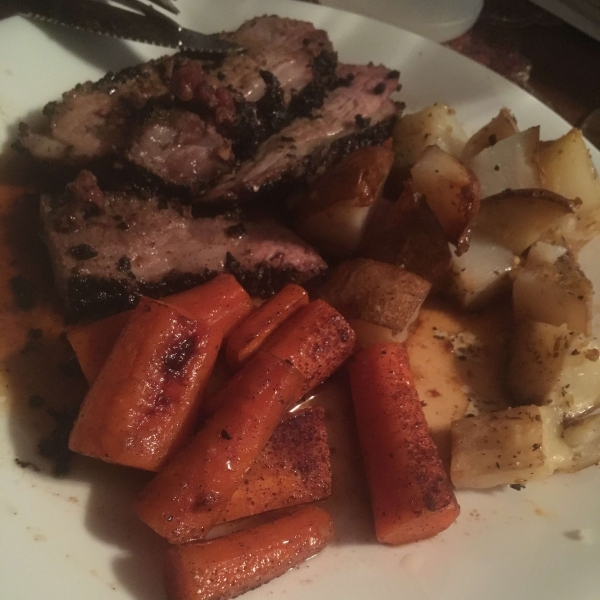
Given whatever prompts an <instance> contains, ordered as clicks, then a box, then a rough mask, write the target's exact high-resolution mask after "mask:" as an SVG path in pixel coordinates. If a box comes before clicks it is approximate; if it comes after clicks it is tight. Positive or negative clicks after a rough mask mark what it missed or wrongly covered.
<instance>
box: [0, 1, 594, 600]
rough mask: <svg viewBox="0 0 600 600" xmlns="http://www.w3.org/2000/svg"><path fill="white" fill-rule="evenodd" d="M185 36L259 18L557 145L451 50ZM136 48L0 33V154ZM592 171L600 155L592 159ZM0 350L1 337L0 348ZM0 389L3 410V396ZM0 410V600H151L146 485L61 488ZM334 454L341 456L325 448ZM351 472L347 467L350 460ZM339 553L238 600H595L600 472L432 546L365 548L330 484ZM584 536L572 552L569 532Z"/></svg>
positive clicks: (153, 558) (418, 41) (142, 51)
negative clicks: (273, 30)
mask: <svg viewBox="0 0 600 600" xmlns="http://www.w3.org/2000/svg"><path fill="white" fill-rule="evenodd" d="M179 6H180V7H181V8H182V14H183V21H184V24H187V25H189V26H192V27H197V28H199V29H202V30H203V31H206V32H210V31H219V30H224V29H232V28H235V27H237V26H238V25H239V24H240V23H242V21H244V20H245V19H247V18H250V17H253V16H256V15H262V14H265V13H277V14H280V15H285V16H290V17H295V18H301V19H306V20H311V21H313V22H314V23H315V24H316V25H317V26H319V27H322V28H324V29H326V30H327V31H328V32H329V33H330V36H331V39H332V40H333V42H334V44H335V47H336V48H337V49H338V51H339V54H340V59H341V60H343V61H346V62H350V61H355V62H366V61H369V60H372V61H375V62H382V63H384V64H386V65H387V66H389V67H391V68H398V69H400V71H401V72H402V84H403V86H404V87H403V91H402V97H403V100H404V101H405V102H406V103H407V104H408V107H409V109H410V108H419V107H422V106H424V105H427V104H430V103H432V102H435V101H443V102H446V103H447V104H449V105H451V106H453V107H455V108H456V110H457V112H458V115H459V117H460V118H461V119H462V120H463V121H464V122H465V123H466V125H467V127H468V128H469V129H471V130H473V129H474V128H476V127H478V126H480V125H482V124H483V123H484V122H485V121H486V120H488V119H489V118H491V116H493V115H494V114H496V113H497V111H498V110H499V108H500V107H502V106H508V107H510V108H512V110H513V111H514V112H515V114H516V116H517V118H518V120H519V122H520V125H521V126H522V127H528V126H531V125H534V124H541V125H542V135H543V137H546V138H551V137H556V136H558V135H560V134H562V133H564V132H566V131H567V129H568V126H567V124H566V123H565V122H564V121H563V120H562V119H560V118H559V117H557V116H556V115H555V114H554V113H552V112H551V111H550V110H549V109H547V108H546V107H544V106H543V105H542V104H540V103H539V102H538V101H537V100H535V99H534V98H532V97H531V96H529V95H527V94H526V93H524V92H523V91H522V90H520V89H519V88H517V87H516V86H514V85H512V84H511V83H509V82H507V81H506V80H504V79H502V78H501V77H499V76H498V75H495V74H494V73H492V72H490V71H488V70H486V69H484V68H483V67H481V66H480V65H478V64H476V63H474V62H471V61H469V60H467V59H465V58H463V57H461V56H459V55H458V54H455V53H453V52H452V51H450V50H447V49H445V48H442V47H440V46H437V45H435V44H433V43H431V42H428V41H426V40H424V39H422V38H419V37H417V36H415V35H412V34H409V33H406V32H404V31H401V30H399V29H396V28H394V27H391V26H388V25H384V24H381V23H377V22H375V21H370V20H368V19H364V18H362V17H358V16H354V15H349V14H344V13H341V12H337V11H334V10H331V9H326V8H322V7H319V6H313V5H309V4H304V3H297V2H285V1H283V0H279V1H275V0H218V1H208V0H204V1H202V0H179ZM160 54H161V50H159V49H157V48H154V47H150V46H146V45H143V44H125V43H122V42H119V41H116V40H110V39H103V38H97V37H94V36H91V35H87V34H83V33H79V32H73V31H67V30H62V29H60V30H59V29H56V28H50V27H38V26H37V25H34V24H32V23H30V22H27V21H25V20H23V19H20V18H13V19H9V20H7V21H3V22H0V147H2V146H3V145H7V144H8V143H9V142H10V141H11V140H12V139H14V137H15V132H16V126H17V124H18V122H19V120H21V119H25V118H26V119H32V118H35V115H36V114H39V110H40V108H41V107H42V106H43V105H44V104H45V103H46V102H48V101H50V100H53V99H55V98H57V97H58V96H59V95H60V93H61V92H62V91H64V90H67V89H69V88H70V87H72V86H73V85H75V84H76V83H78V82H81V81H84V80H86V79H94V78H97V77H99V76H100V75H102V74H103V73H104V72H105V71H106V70H109V69H118V68H120V67H123V66H126V65H130V64H134V63H136V62H139V61H141V60H144V59H147V58H150V57H156V56H158V55H160ZM594 158H595V160H596V162H597V164H600V161H599V160H598V159H599V158H600V155H599V153H597V152H595V151H594ZM0 335H2V333H1V332H0ZM3 390H4V387H0V394H3V393H4V391H3ZM20 414H22V413H18V414H15V413H13V412H11V411H10V410H8V400H7V398H0V539H1V540H2V543H1V544H0V598H2V599H3V600H34V599H37V598H44V600H75V599H77V600H80V599H82V598H85V600H106V599H113V600H125V599H127V600H131V599H136V600H162V599H163V598H164V592H163V586H162V575H161V569H160V561H161V556H162V551H163V548H162V544H161V543H160V541H159V540H157V539H156V537H155V536H154V534H153V533H152V532H150V531H149V530H147V529H146V528H145V526H143V525H142V524H140V523H138V522H137V521H136V520H135V518H134V517H133V515H132V514H131V512H130V509H129V505H130V501H131V498H132V496H133V495H134V493H135V490H136V489H137V487H139V485H140V483H141V480H140V479H139V477H137V476H136V475H135V474H132V473H131V472H129V471H125V470H121V469H118V468H115V467H110V466H108V465H102V464H96V463H93V462H92V461H86V460H84V459H82V460H81V461H78V462H77V463H76V465H75V469H74V471H73V473H72V474H71V475H70V476H69V477H68V478H66V479H60V480H57V479H53V478H52V477H50V476H48V475H45V474H43V473H41V474H38V473H34V472H33V471H31V470H28V469H26V470H24V469H21V468H19V467H17V466H16V465H15V464H14V458H15V453H16V450H15V447H18V449H19V450H18V452H19V458H21V459H25V460H27V459H28V458H30V457H33V456H34V455H35V443H36V440H35V439H33V438H32V436H31V434H30V433H28V432H29V431H30V429H29V424H28V423H27V422H26V420H25V418H24V417H22V416H19V415H20ZM335 444H336V445H337V450H338V452H337V453H336V454H338V455H339V454H340V453H342V454H344V452H345V451H344V448H343V446H342V445H340V444H341V442H339V443H338V442H337V441H336V442H335ZM353 456H354V457H355V458H356V454H353ZM337 496H338V500H339V499H340V497H342V498H341V499H343V500H345V502H344V503H343V506H344V508H343V509H339V511H337V510H336V515H335V517H336V526H337V530H338V539H337V541H336V543H334V544H333V545H332V546H330V547H329V548H327V549H326V550H325V551H324V552H323V553H322V554H321V555H319V556H318V557H316V558H315V559H313V560H311V561H309V562H308V563H306V564H305V565H303V566H301V567H300V568H299V569H296V570H294V571H292V572H290V573H288V574H286V575H285V576H284V577H281V578H279V579H278V580H276V581H274V582H271V583H270V584H268V585H267V586H264V587H262V588H260V589H258V590H256V591H254V592H251V593H249V594H248V595H247V596H246V598H248V600H262V599H266V598H280V597H282V595H283V594H285V596H284V597H285V598H287V599H288V600H301V599H306V598H311V599H312V600H325V599H327V600H330V599H332V598H340V599H341V598H344V600H359V599H360V600H362V599H366V598H374V599H377V600H383V599H387V598H390V599H391V598H402V599H403V600H434V599H435V600H482V599H485V600H505V599H506V598H517V599H521V598H523V599H527V600H564V599H566V598H568V599H570V600H592V599H594V600H597V598H598V597H600V591H599V590H600V569H599V568H598V565H599V563H600V510H599V509H598V500H597V498H598V497H600V469H599V468H598V467H593V468H591V469H588V470H587V471H583V472H581V473H578V474H575V475H569V476H554V477H552V478H551V479H549V480H548V481H544V482H539V483H532V484H530V485H528V486H527V488H526V490H522V491H520V492H516V491H514V490H512V489H504V490H495V491H490V492H487V493H475V492H461V493H460V494H459V501H460V504H461V507H462V514H461V516H460V518H459V520H458V522H457V523H456V524H455V525H453V526H452V527H451V528H450V529H449V530H448V531H446V532H444V533H443V534H441V535H440V536H438V537H437V538H435V539H433V540H428V541H425V542H420V543H417V544H413V545H410V546H407V547H402V548H387V547H382V546H379V545H377V544H375V542H374V539H373V535H372V532H371V522H370V516H369V514H368V511H367V510H365V506H364V500H365V498H364V490H361V488H360V487H354V488H353V487H347V486H346V485H344V484H341V483H340V482H338V487H337ZM580 530H583V531H584V533H585V534H586V536H585V538H586V539H584V540H580V539H577V538H578V532H579V531H580Z"/></svg>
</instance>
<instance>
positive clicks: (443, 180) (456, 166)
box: [410, 146, 481, 252]
mask: <svg viewBox="0 0 600 600" xmlns="http://www.w3.org/2000/svg"><path fill="white" fill-rule="evenodd" d="M410 172H411V175H412V183H413V189H414V191H415V192H416V193H418V194H422V195H423V196H424V197H425V200H426V201H427V204H428V205H429V208H431V210H432V211H433V213H434V214H435V216H436V217H437V219H438V221H439V222H440V225H441V226H442V229H443V231H444V234H445V235H446V238H447V240H448V241H449V242H451V243H452V244H454V245H455V246H456V247H457V248H458V250H459V251H460V252H463V251H464V250H466V249H467V247H468V243H467V242H468V231H469V225H470V224H471V222H472V221H473V219H474V218H475V217H476V215H477V213H478V212H479V204H480V201H481V196H480V187H479V182H478V181H477V178H476V177H475V175H474V174H473V172H472V171H471V170H470V169H469V168H467V167H465V166H464V165H463V164H462V163H460V162H459V161H458V160H457V159H456V158H454V157H453V156H452V155H450V154H448V153H447V152H444V151H443V150H442V149H441V148H439V147H438V146H429V148H427V150H425V152H424V153H423V154H422V155H421V156H420V158H419V159H418V160H417V162H416V163H415V165H414V166H413V167H412V169H411V170H410Z"/></svg>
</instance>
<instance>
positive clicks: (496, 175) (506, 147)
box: [468, 127, 564, 198]
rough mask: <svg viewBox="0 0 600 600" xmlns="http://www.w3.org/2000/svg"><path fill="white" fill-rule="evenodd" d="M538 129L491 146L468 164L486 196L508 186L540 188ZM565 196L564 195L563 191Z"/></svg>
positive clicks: (483, 194) (515, 188)
mask: <svg viewBox="0 0 600 600" xmlns="http://www.w3.org/2000/svg"><path fill="white" fill-rule="evenodd" d="M539 142H540V128H539V127H531V128H530V129H527V130H525V131H523V132H521V133H516V134H514V135H511V136H510V137H507V138H505V139H503V140H502V141H500V142H498V143H497V144H495V145H494V146H490V147H489V148H486V149H485V150H483V151H481V152H480V153H479V154H477V155H476V156H474V157H473V158H472V159H471V160H470V161H469V163H468V166H469V167H470V168H471V169H472V170H473V172H474V173H475V175H476V176H477V179H479V183H480V185H481V197H482V198H487V197H489V196H493V195H495V194H499V193H500V192H503V191H504V190H507V189H512V190H520V189H526V188H540V187H542V186H541V178H540V167H539V156H538V155H539ZM563 195H564V194H563Z"/></svg>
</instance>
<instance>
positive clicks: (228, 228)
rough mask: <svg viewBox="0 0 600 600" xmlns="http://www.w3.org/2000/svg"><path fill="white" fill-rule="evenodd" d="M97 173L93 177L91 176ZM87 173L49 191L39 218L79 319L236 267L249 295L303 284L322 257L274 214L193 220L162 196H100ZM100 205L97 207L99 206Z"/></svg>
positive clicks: (316, 271) (61, 285) (317, 269)
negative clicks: (57, 191)
mask: <svg viewBox="0 0 600 600" xmlns="http://www.w3.org/2000/svg"><path fill="white" fill-rule="evenodd" d="M91 177H93V176H91ZM91 184H93V181H92V180H91V178H90V174H82V175H81V176H80V177H79V178H78V180H77V182H75V183H74V185H73V186H72V188H70V190H69V191H68V192H67V193H65V194H63V195H62V196H60V197H50V196H42V200H41V215H42V220H43V224H44V232H45V240H46V243H47V246H48V248H49V251H50V255H51V258H52V263H53V267H54V273H55V279H56V283H57V286H58V288H59V290H60V292H61V294H62V296H63V298H64V301H65V305H66V309H67V313H68V315H69V316H70V317H71V318H80V317H83V316H92V315H100V314H107V313H110V312H114V311H116V310H121V309H125V308H128V307H130V306H132V305H133V304H135V303H136V302H137V300H138V299H139V296H140V295H141V294H146V295H150V296H153V297H160V296H164V295H167V294H170V293H174V292H177V291H181V290H182V289H186V288H189V287H192V286H193V285H197V284H199V283H202V282H203V281H206V280H208V279H210V278H211V277H213V276H214V275H215V274H216V273H220V272H231V273H233V274H234V275H235V276H236V277H237V278H238V280H239V281H240V282H241V283H242V285H244V286H245V287H246V288H247V289H248V290H249V291H250V292H251V293H253V294H257V295H262V296H265V295H269V294H272V293H274V292H276V291H277V290H278V289H280V288H281V287H282V286H283V285H284V284H285V283H287V282H289V281H294V282H297V283H305V282H306V281H308V280H310V279H312V278H313V277H315V276H316V275H318V274H319V273H321V272H322V271H323V270H324V269H325V268H326V264H325V263H324V262H323V260H322V259H321V257H320V256H319V255H318V254H317V253H316V252H315V251H314V250H313V249H312V248H311V247H310V246H308V245H307V244H306V243H304V242H303V241H302V240H300V239H299V238H298V237H297V236H296V235H295V234H293V233H292V232H291V231H289V230H288V229H286V228H285V227H283V226H281V225H279V224H277V223H276V222H275V221H274V220H271V219H256V220H242V219H241V218H239V217H230V216H218V217H214V218H201V219H194V218H192V217H191V216H190V214H189V210H188V209H185V208H181V207H172V206H168V205H167V204H166V203H165V202H163V201H161V199H159V198H157V197H147V198H141V197H139V196H138V197H134V196H131V195H126V194H124V193H121V194H117V193H108V192H104V193H102V192H101V193H102V196H101V199H102V208H101V209H100V210H97V211H93V212H90V211H89V206H90V203H92V204H94V200H95V199H98V197H99V196H98V193H97V192H98V190H94V189H93V185H91ZM94 206H96V204H94Z"/></svg>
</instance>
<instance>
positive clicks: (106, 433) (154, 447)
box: [69, 298, 221, 471]
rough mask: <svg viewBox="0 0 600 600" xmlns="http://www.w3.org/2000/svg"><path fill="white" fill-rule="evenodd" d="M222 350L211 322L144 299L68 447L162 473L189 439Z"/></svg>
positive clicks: (95, 387)
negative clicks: (195, 319)
mask: <svg viewBox="0 0 600 600" xmlns="http://www.w3.org/2000/svg"><path fill="white" fill-rule="evenodd" d="M220 344H221V338H220V335H219V334H218V333H214V332H213V331H211V330H210V328H209V327H208V326H207V325H206V324H204V323H201V322H197V321H192V320H191V319H188V318H187V317H184V316H183V315H181V314H180V313H178V312H177V311H176V310H175V309H174V308H172V307H170V306H167V305H166V304H162V303H161V302H157V301H156V300H150V299H148V298H144V299H142V301H141V302H140V303H139V304H138V306H137V307H136V308H135V310H134V311H133V312H132V314H131V316H130V318H129V319H128V322H127V324H126V326H125V328H124V329H123V331H122V333H121V335H120V336H119V337H118V339H117V341H116V343H115V346H114V348H113V349H112V351H111V353H110V354H109V356H108V359H107V360H106V362H105V364H104V367H103V369H102V371H101V372H100V374H99V375H98V377H97V378H96V380H95V381H94V383H93V385H92V387H91V388H90V390H89V392H88V394H87V395H86V397H85V400H84V402H83V405H82V407H81V410H80V412H79V416H78V418H77V421H76V423H75V426H74V428H73V430H72V432H71V436H70V438H69V448H70V449H71V450H73V451H74V452H79V453H81V454H86V455H88V456H94V457H96V458H100V459H102V460H105V461H107V462H112V463H117V464H120V465H127V466H130V467H137V468H140V469H147V470H149V471H156V470H158V469H159V468H160V467H161V466H162V465H163V464H164V463H165V462H166V461H167V460H168V459H169V458H170V457H171V456H172V455H173V454H174V453H175V452H177V451H178V450H179V449H180V448H181V446H182V444H183V443H184V442H185V441H186V440H187V438H188V437H189V436H190V434H191V430H192V428H193V426H194V424H195V421H196V419H197V416H198V410H199V407H200V402H201V399H202V392H203V390H204V387H205V386H206V382H207V381H208V377H209V375H210V373H211V371H212V367H213V364H214V362H215V360H216V357H217V354H218V352H219V348H220Z"/></svg>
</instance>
